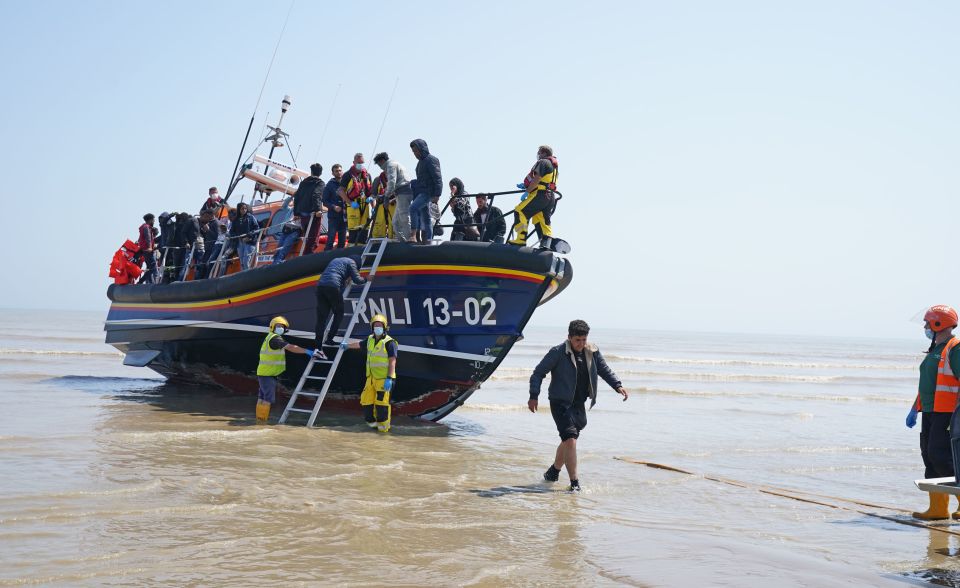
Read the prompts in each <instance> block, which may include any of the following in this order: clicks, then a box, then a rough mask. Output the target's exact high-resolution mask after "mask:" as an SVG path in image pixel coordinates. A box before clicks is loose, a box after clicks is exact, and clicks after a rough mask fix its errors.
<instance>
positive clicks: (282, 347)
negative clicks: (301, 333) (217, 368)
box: [257, 316, 323, 423]
mask: <svg viewBox="0 0 960 588" xmlns="http://www.w3.org/2000/svg"><path fill="white" fill-rule="evenodd" d="M289 330H290V323H289V322H288V321H287V319H285V318H283V317H282V316H277V317H274V318H273V320H271V321H270V332H269V333H267V336H266V338H265V339H264V340H263V343H261V344H260V363H259V365H257V380H258V381H259V383H260V391H259V392H258V393H257V421H258V422H261V423H263V422H266V421H267V419H269V418H270V406H271V405H272V404H273V403H274V401H276V399H277V376H279V375H280V374H282V373H283V372H284V370H286V369H287V357H286V352H287V351H290V352H292V353H303V354H306V356H307V357H313V354H314V353H316V352H315V351H314V350H313V349H305V348H303V347H298V346H297V345H294V344H292V343H287V342H286V341H284V340H283V335H284V333H286V332H288V331H289ZM320 353H321V354H322V353H323V352H322V351H321V352H320Z"/></svg>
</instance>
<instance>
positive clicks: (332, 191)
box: [323, 163, 347, 251]
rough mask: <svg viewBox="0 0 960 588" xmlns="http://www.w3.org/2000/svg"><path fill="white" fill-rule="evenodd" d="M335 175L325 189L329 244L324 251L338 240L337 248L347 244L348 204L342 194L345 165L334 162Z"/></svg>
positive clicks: (324, 200) (324, 201)
mask: <svg viewBox="0 0 960 588" xmlns="http://www.w3.org/2000/svg"><path fill="white" fill-rule="evenodd" d="M331 171H332V172H333V177H332V178H331V179H330V181H329V182H327V185H326V187H325V188H324V189H323V204H324V206H326V207H327V244H326V246H324V248H323V249H324V251H330V250H331V249H333V242H334V240H336V242H337V249H343V248H344V246H346V244H347V204H346V202H344V201H343V197H342V196H341V195H340V180H341V179H342V178H343V166H342V165H340V164H339V163H335V164H333V167H332V168H331Z"/></svg>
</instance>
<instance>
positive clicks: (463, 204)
mask: <svg viewBox="0 0 960 588" xmlns="http://www.w3.org/2000/svg"><path fill="white" fill-rule="evenodd" d="M450 211H451V212H452V213H453V219H454V222H453V229H452V230H451V231H450V240H451V241H476V240H477V239H478V238H479V237H480V232H479V231H478V230H477V228H476V227H475V226H473V211H472V210H470V198H469V197H468V194H467V191H466V189H465V188H464V187H463V180H461V179H460V178H453V179H452V180H450Z"/></svg>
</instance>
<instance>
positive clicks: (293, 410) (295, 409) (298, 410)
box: [287, 408, 313, 414]
mask: <svg viewBox="0 0 960 588" xmlns="http://www.w3.org/2000/svg"><path fill="white" fill-rule="evenodd" d="M287 410H288V411H289V412H305V413H307V414H310V413H312V412H313V411H312V410H307V409H305V408H288V409H287Z"/></svg>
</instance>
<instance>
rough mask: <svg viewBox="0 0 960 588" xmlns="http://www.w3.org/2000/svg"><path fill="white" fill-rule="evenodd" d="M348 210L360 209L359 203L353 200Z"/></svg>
mask: <svg viewBox="0 0 960 588" xmlns="http://www.w3.org/2000/svg"><path fill="white" fill-rule="evenodd" d="M350 208H360V203H359V202H357V201H356V200H354V201H353V202H351V203H350Z"/></svg>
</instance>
